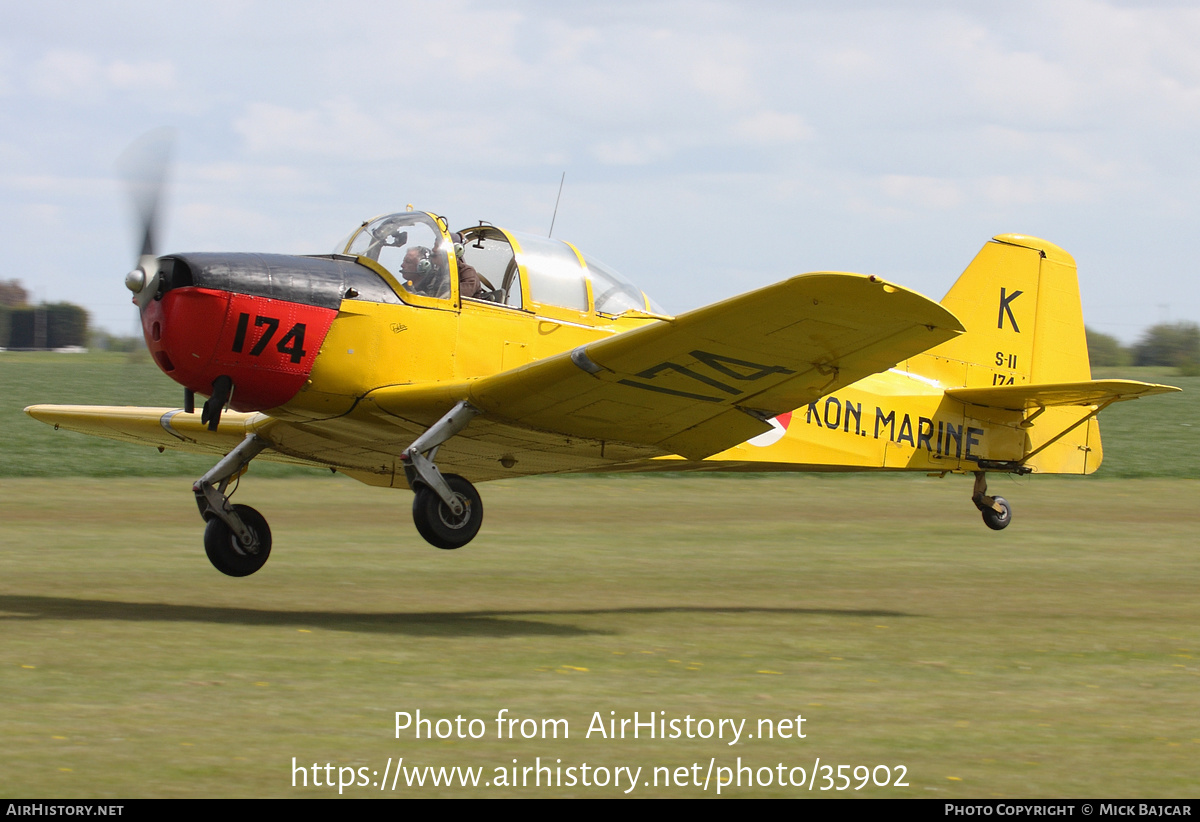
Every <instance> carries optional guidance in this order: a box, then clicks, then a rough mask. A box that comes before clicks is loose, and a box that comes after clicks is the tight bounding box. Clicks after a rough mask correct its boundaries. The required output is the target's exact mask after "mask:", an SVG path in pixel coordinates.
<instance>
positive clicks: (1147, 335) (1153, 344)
mask: <svg viewBox="0 0 1200 822" xmlns="http://www.w3.org/2000/svg"><path fill="white" fill-rule="evenodd" d="M1087 347H1088V358H1089V359H1090V360H1091V361H1092V365H1093V366H1098V365H1099V366H1118V367H1119V366H1127V365H1165V366H1170V367H1172V368H1178V369H1179V373H1181V374H1183V375H1185V376H1190V377H1195V376H1200V325H1196V323H1190V322H1179V323H1160V324H1158V325H1154V326H1151V327H1150V328H1147V329H1146V330H1145V331H1144V332H1142V337H1141V339H1139V340H1138V341H1137V342H1135V343H1134V344H1133V345H1130V346H1124V345H1121V342H1120V341H1119V340H1118V339H1117V338H1116V337H1111V336H1109V335H1108V334H1103V333H1101V332H1099V331H1094V330H1092V329H1090V328H1089V329H1087Z"/></svg>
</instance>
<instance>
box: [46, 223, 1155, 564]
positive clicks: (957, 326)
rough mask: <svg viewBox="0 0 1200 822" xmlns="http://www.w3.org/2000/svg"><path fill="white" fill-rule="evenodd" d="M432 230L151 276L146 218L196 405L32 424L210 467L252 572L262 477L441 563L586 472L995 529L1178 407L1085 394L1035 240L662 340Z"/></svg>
mask: <svg viewBox="0 0 1200 822" xmlns="http://www.w3.org/2000/svg"><path fill="white" fill-rule="evenodd" d="M448 228H449V227H448V225H447V223H446V221H445V220H444V219H442V218H441V217H438V216H436V215H434V214H432V213H425V212H420V211H412V210H411V209H410V210H409V211H406V212H402V213H398V214H389V215H385V216H382V217H377V218H375V219H372V220H367V221H365V222H363V223H362V224H361V225H360V226H358V227H356V228H355V230H354V231H352V232H351V234H350V236H349V237H347V238H346V239H345V240H344V241H343V242H341V243H339V244H338V246H337V248H336V249H335V252H334V253H333V254H329V255H325V256H312V257H294V256H284V255H272V254H211V253H205V254H173V255H169V256H163V257H156V256H155V255H154V253H153V249H152V245H153V243H152V241H151V239H150V236H151V234H152V222H148V224H147V226H146V241H145V242H144V244H143V249H142V251H143V253H142V257H141V260H140V264H139V266H138V268H137V269H135V270H134V271H133V272H131V273H130V274H129V275H128V276H127V277H126V284H127V286H128V287H129V288H130V289H131V290H132V291H133V292H134V301H135V302H136V303H137V305H138V306H139V309H140V311H141V321H142V326H143V330H144V333H145V338H146V344H147V345H148V346H149V349H150V351H151V353H152V355H153V357H154V360H155V362H156V363H157V364H158V366H159V367H160V368H161V369H162V370H163V371H164V372H166V374H167V375H169V376H170V377H172V378H173V379H174V380H176V381H177V382H179V383H181V384H182V385H183V386H184V388H185V402H184V406H185V407H184V408H182V409H171V408H124V407H101V406H50V405H35V406H31V407H30V408H27V409H26V411H27V412H28V413H29V414H30V415H31V416H33V417H35V418H36V419H39V420H41V421H43V422H46V423H49V424H51V425H54V426H55V427H61V428H67V429H70V430H74V431H80V432H83V433H87V434H94V435H98V436H102V437H109V438H113V439H119V440H127V441H130V442H137V443H146V444H149V445H153V446H157V447H159V448H160V449H162V448H178V449H182V450H187V451H196V452H203V453H211V454H214V455H218V456H220V459H219V460H218V461H217V463H216V465H215V466H214V467H213V468H212V470H210V471H209V472H208V473H206V474H205V475H204V476H203V477H201V478H200V479H199V480H197V481H196V482H195V484H194V485H193V492H194V494H195V497H196V502H197V504H198V506H199V509H200V513H201V515H202V516H203V518H204V519H205V520H206V522H207V526H206V528H205V533H204V547H205V550H206V552H207V554H208V557H209V559H210V560H211V561H212V564H213V565H214V566H216V568H217V569H218V570H220V571H222V572H224V573H226V574H229V575H231V576H246V575H248V574H252V573H254V572H255V571H257V570H258V569H259V568H261V567H262V565H263V563H264V562H266V560H267V557H268V555H269V553H270V550H271V532H270V529H269V528H268V526H267V523H266V520H265V519H264V518H263V516H262V515H261V514H259V513H258V512H257V511H255V510H254V509H253V508H250V507H249V506H246V505H234V504H232V503H231V502H230V499H229V495H228V494H227V491H228V490H229V485H230V482H231V481H232V480H234V479H235V478H237V477H240V476H241V474H242V473H243V472H244V471H245V470H246V468H247V466H248V464H249V462H250V461H251V460H252V459H254V458H256V457H257V458H261V459H266V460H274V461H280V462H289V463H299V464H303V465H311V466H321V467H326V468H331V469H334V470H336V471H340V472H342V473H344V474H347V475H349V476H351V477H353V478H355V479H357V480H359V481H361V482H364V483H367V484H369V485H377V486H389V487H393V488H410V489H412V490H413V491H414V492H415V496H414V500H413V520H414V522H415V523H416V527H417V530H418V531H419V532H420V534H421V536H422V537H424V538H425V539H426V540H427V541H429V542H430V543H432V544H433V545H435V546H437V547H439V548H458V547H459V546H462V545H465V544H467V543H468V542H470V541H471V539H472V538H473V537H474V536H475V535H476V533H478V531H479V528H480V524H481V522H482V520H483V504H482V502H481V500H480V496H479V493H478V492H477V491H476V489H475V486H474V485H473V483H477V482H484V481H487V480H492V479H500V478H504V477H519V476H526V475H531V474H546V473H567V472H580V471H587V472H598V471H696V470H699V471H712V470H718V471H860V470H885V471H924V472H936V473H939V474H943V475H944V474H946V473H956V474H968V473H969V474H973V475H974V477H975V482H974V489H973V494H972V496H971V500H972V502H974V504H975V506H976V507H977V508H978V509H979V510H980V511H981V512H982V514H983V520H984V522H985V523H986V524H987V525H988V527H990V528H993V529H997V530H999V529H1001V528H1004V527H1006V526H1007V525H1008V524H1009V522H1010V521H1011V519H1012V510H1011V508H1010V506H1009V504H1008V502H1007V501H1005V500H1004V499H1003V498H1001V497H994V496H989V495H988V493H987V483H986V479H985V478H986V473H987V472H989V471H996V472H1007V473H1016V474H1026V473H1031V472H1038V473H1063V474H1089V473H1091V472H1093V471H1095V470H1096V468H1097V467H1099V465H1100V460H1101V457H1102V451H1101V447H1100V434H1099V429H1098V426H1097V422H1096V416H1097V414H1099V412H1100V411H1101V410H1103V409H1104V408H1106V407H1107V406H1108V405H1110V404H1111V403H1113V402H1117V401H1119V400H1128V399H1134V398H1137V397H1142V396H1146V395H1150V394H1157V393H1162V392H1166V391H1175V390H1178V389H1175V388H1172V387H1169V386H1162V385H1152V384H1148V383H1142V382H1133V381H1128V380H1092V379H1091V369H1090V366H1089V363H1088V354H1087V347H1086V343H1085V340H1084V329H1083V316H1082V312H1081V308H1080V301H1079V288H1078V284H1077V281H1076V273H1075V263H1074V261H1073V260H1072V259H1071V257H1070V256H1069V255H1068V254H1067V253H1066V252H1064V251H1063V250H1062V249H1060V248H1058V247H1057V246H1055V245H1053V244H1051V243H1048V242H1045V241H1043V240H1038V239H1035V238H1033V237H1026V236H1021V235H1015V234H1006V235H1002V236H999V237H996V238H995V239H994V240H992V241H990V242H988V243H987V244H986V245H985V246H984V247H983V250H982V251H980V252H979V255H978V256H977V257H976V258H975V260H974V261H973V262H972V263H971V264H970V266H968V267H967V269H966V271H965V272H964V273H963V274H962V276H961V277H959V279H958V282H957V283H956V284H955V285H954V287H953V288H951V289H950V292H949V294H947V295H946V297H945V299H944V300H942V302H941V303H940V304H939V303H937V302H935V301H933V300H930V299H928V298H926V297H923V296H921V295H920V294H917V293H915V292H913V291H909V290H907V289H905V288H902V287H900V286H898V285H893V284H892V283H888V282H885V281H884V280H881V279H879V278H878V277H873V276H862V275H859V274H848V273H833V272H821V273H814V274H802V275H800V276H796V277H792V278H791V279H788V280H785V281H783V282H781V283H778V284H776V285H772V286H768V287H766V288H761V289H759V290H757V291H752V292H750V293H747V294H743V295H741V296H739V297H734V298H732V299H729V300H725V301H723V302H719V303H716V304H715V305H711V306H708V307H706V308H701V309H698V310H695V311H689V312H687V313H685V314H681V315H679V316H675V317H670V316H667V315H665V314H664V313H663V312H662V311H661V310H660V309H659V308H658V307H657V306H656V304H655V303H654V302H653V301H651V300H650V298H648V297H647V296H646V295H645V294H644V293H643V292H642V291H641V290H640V289H639V288H637V287H636V286H634V285H633V284H632V283H630V282H629V281H628V280H626V279H625V278H623V277H622V276H620V275H619V274H617V272H615V271H613V270H612V269H611V268H609V267H608V266H606V265H604V264H603V263H601V262H600V261H598V260H596V259H595V258H593V257H590V256H587V255H585V254H583V253H582V252H580V251H579V250H578V249H577V248H575V247H574V246H573V245H571V244H569V243H566V242H560V241H556V240H551V239H548V238H545V237H536V236H530V235H526V234H520V233H517V232H514V231H507V230H505V229H502V228H498V227H495V226H492V225H489V224H486V223H485V224H481V225H478V226H474V227H471V228H467V229H465V230H463V231H462V232H459V233H454V234H452V233H451V232H450V231H449V230H448ZM197 393H199V394H202V395H205V396H207V397H208V399H207V401H205V402H204V403H203V406H202V408H201V410H200V413H195V410H194V397H195V394H197ZM228 409H232V410H228Z"/></svg>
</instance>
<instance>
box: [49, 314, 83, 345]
mask: <svg viewBox="0 0 1200 822" xmlns="http://www.w3.org/2000/svg"><path fill="white" fill-rule="evenodd" d="M42 307H43V308H44V309H45V311H46V347H47V348H66V347H68V346H79V347H81V348H82V347H84V346H86V345H87V342H88V313H87V309H86V308H83V307H82V306H78V305H74V304H73V303H47V304H46V305H44V306H42Z"/></svg>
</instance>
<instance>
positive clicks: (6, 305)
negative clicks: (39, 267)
mask: <svg viewBox="0 0 1200 822" xmlns="http://www.w3.org/2000/svg"><path fill="white" fill-rule="evenodd" d="M87 344H88V313H87V309H85V308H83V307H82V306H78V305H75V304H74V303H41V304H39V305H30V304H29V292H28V291H26V290H25V289H24V288H23V287H22V286H21V284H20V283H19V282H18V281H17V280H9V281H8V282H0V348H71V347H79V348H83V347H85V346H87Z"/></svg>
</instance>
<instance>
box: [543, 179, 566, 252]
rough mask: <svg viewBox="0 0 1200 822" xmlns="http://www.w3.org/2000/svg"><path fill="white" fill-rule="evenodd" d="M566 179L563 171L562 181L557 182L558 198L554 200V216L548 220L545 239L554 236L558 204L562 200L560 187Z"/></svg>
mask: <svg viewBox="0 0 1200 822" xmlns="http://www.w3.org/2000/svg"><path fill="white" fill-rule="evenodd" d="M566 179H567V172H565V171H564V172H563V173H562V179H561V180H559V181H558V196H557V197H555V198H554V216H553V217H551V218H550V233H549V234H547V235H546V236H547V237H552V236H553V235H554V221H555V220H557V219H558V202H559V200H561V199H562V187H563V183H564V182H565V181H566Z"/></svg>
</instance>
